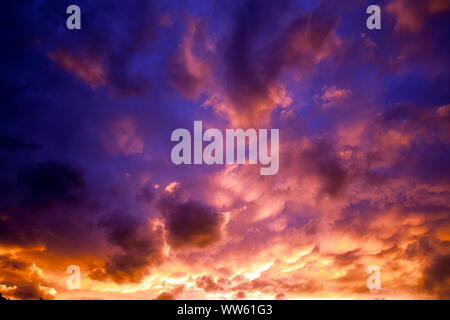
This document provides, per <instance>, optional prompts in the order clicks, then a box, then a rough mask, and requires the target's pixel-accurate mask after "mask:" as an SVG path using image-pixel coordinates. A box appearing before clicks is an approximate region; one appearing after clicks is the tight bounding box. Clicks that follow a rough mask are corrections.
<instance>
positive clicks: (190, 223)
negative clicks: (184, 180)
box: [158, 192, 224, 248]
mask: <svg viewBox="0 0 450 320" xmlns="http://www.w3.org/2000/svg"><path fill="white" fill-rule="evenodd" d="M178 197H179V193H178V192H175V194H170V195H165V196H163V197H162V198H161V199H160V200H159V204H158V205H159V207H160V208H161V211H162V214H163V217H164V225H165V230H166V232H167V240H168V243H169V244H170V245H171V246H172V247H173V248H180V247H184V246H194V247H199V248H205V247H207V246H209V245H210V244H213V243H214V242H217V241H219V239H220V236H221V227H222V225H223V223H224V218H223V216H222V215H221V214H220V213H218V212H217V211H216V210H215V209H214V208H213V207H211V206H208V205H205V204H204V203H202V202H200V201H195V200H189V201H186V202H181V201H180V200H179V199H178Z"/></svg>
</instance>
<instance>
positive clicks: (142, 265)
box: [89, 214, 163, 283]
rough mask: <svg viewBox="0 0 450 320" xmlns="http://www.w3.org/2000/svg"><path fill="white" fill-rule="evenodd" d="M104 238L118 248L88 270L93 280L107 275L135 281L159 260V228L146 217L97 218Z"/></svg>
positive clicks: (117, 280) (121, 279)
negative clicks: (104, 231)
mask: <svg viewBox="0 0 450 320" xmlns="http://www.w3.org/2000/svg"><path fill="white" fill-rule="evenodd" d="M100 225H101V227H103V228H104V229H105V230H106V232H107V239H108V241H109V242H110V243H111V244H112V245H114V246H116V247H118V248H119V251H118V252H116V253H113V254H112V255H110V257H109V258H108V261H106V262H105V265H104V267H103V268H98V269H95V270H92V271H91V273H90V274H89V277H90V278H91V279H93V280H99V281H102V280H106V279H111V280H113V281H115V282H117V283H125V282H139V281H141V280H142V279H143V278H144V276H146V275H147V274H148V273H149V271H150V267H152V266H155V265H158V264H159V263H161V261H162V257H163V254H162V249H163V240H162V230H161V228H160V227H158V226H154V225H153V226H152V225H149V223H148V222H146V220H143V219H142V220H141V219H138V218H133V217H131V216H126V215H120V214H117V215H114V216H111V217H108V218H106V219H104V220H103V221H101V223H100Z"/></svg>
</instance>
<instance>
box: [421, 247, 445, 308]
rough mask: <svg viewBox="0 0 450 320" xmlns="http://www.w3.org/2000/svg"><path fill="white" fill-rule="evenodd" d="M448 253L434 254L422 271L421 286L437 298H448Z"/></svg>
mask: <svg viewBox="0 0 450 320" xmlns="http://www.w3.org/2000/svg"><path fill="white" fill-rule="evenodd" d="M449 281H450V255H449V254H445V255H436V256H435V257H434V258H433V259H432V261H431V264H430V266H428V267H427V268H426V269H425V271H424V273H423V283H422V286H423V288H424V289H425V290H426V291H428V292H429V293H431V294H434V295H437V297H438V298H439V299H450V286H449Z"/></svg>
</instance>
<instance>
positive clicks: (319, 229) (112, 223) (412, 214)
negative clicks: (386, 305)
mask: <svg viewBox="0 0 450 320" xmlns="http://www.w3.org/2000/svg"><path fill="white" fill-rule="evenodd" d="M71 4H76V5H78V6H79V7H80V8H81V30H68V29H67V28H66V19H67V17H68V16H69V15H68V14H66V8H67V7H68V6H69V5H71ZM371 4H377V5H379V6H380V8H381V29H380V30H369V29H368V28H367V27H366V19H367V18H368V16H369V15H368V14H366V9H367V7H368V6H369V5H371ZM449 12H450V1H449V0H427V1H423V0H385V1H376V0H374V1H361V0H346V1H337V0H336V1H333V0H329V1H320V0H318V1H289V0H286V1H265V0H259V1H255V0H253V1H251V0H250V1H206V0H204V1H201V0H199V1H193V0H187V1H173V0H171V1H126V2H124V1H119V0H117V1H116V0H108V1H106V0H105V1H79V0H76V1H63V0H62V1H44V0H36V1H9V0H8V1H1V3H0V25H1V28H0V29H1V31H0V36H1V42H2V43H3V45H2V49H1V50H0V54H1V64H2V67H1V69H0V84H1V85H0V90H1V91H0V100H1V103H0V106H1V107H0V293H1V294H2V295H3V296H4V297H7V298H10V299H38V298H43V299H450V271H449V270H450V246H449V241H450V167H449V163H450V148H449V146H450V91H449V90H448V89H449V87H450V78H449V64H450V52H449V49H450V45H449V41H448V39H449V32H450V28H449ZM195 120H199V121H202V123H203V127H204V128H218V129H219V130H222V132H225V130H226V129H227V128H244V129H246V128H257V129H259V128H267V129H279V130H280V138H279V140H280V142H279V157H280V165H279V171H278V173H277V174H275V175H268V176H264V175H260V171H259V165H249V164H243V165H238V164H226V165H219V164H217V165H185V164H182V165H175V164H173V163H172V161H171V157H170V154H171V150H172V148H173V147H174V145H175V143H174V142H172V141H171V139H170V137H171V133H172V132H173V131H174V130H175V129H177V128H187V129H188V130H189V131H191V132H192V130H193V123H194V121H195ZM73 265H75V266H78V267H79V268H80V272H81V273H80V274H81V285H80V288H79V289H75V290H71V289H69V288H68V287H67V285H66V281H67V279H68V277H69V276H70V275H71V274H68V273H67V269H68V267H69V266H73ZM369 266H377V267H379V270H380V276H381V288H380V289H379V290H376V289H372V290H369V289H368V287H367V279H368V277H369V276H370V274H368V273H367V268H368V267H369Z"/></svg>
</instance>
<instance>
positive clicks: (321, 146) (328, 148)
mask: <svg viewBox="0 0 450 320" xmlns="http://www.w3.org/2000/svg"><path fill="white" fill-rule="evenodd" d="M302 158H303V159H302V160H303V161H305V162H304V164H303V165H304V166H306V167H307V168H309V169H310V170H312V172H314V173H315V174H316V175H317V176H318V177H319V178H320V179H321V180H322V190H323V192H324V193H327V194H329V195H330V196H337V195H338V194H339V193H341V191H343V190H344V187H345V186H346V184H347V182H348V179H349V175H348V172H347V170H346V168H345V167H344V165H343V164H342V162H341V160H340V159H339V158H338V156H337V154H336V151H335V149H334V148H333V146H332V145H331V144H329V143H327V142H326V141H318V142H317V143H315V144H313V145H312V146H311V148H308V149H306V150H305V151H304V152H303V154H302ZM310 172H311V171H310Z"/></svg>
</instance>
